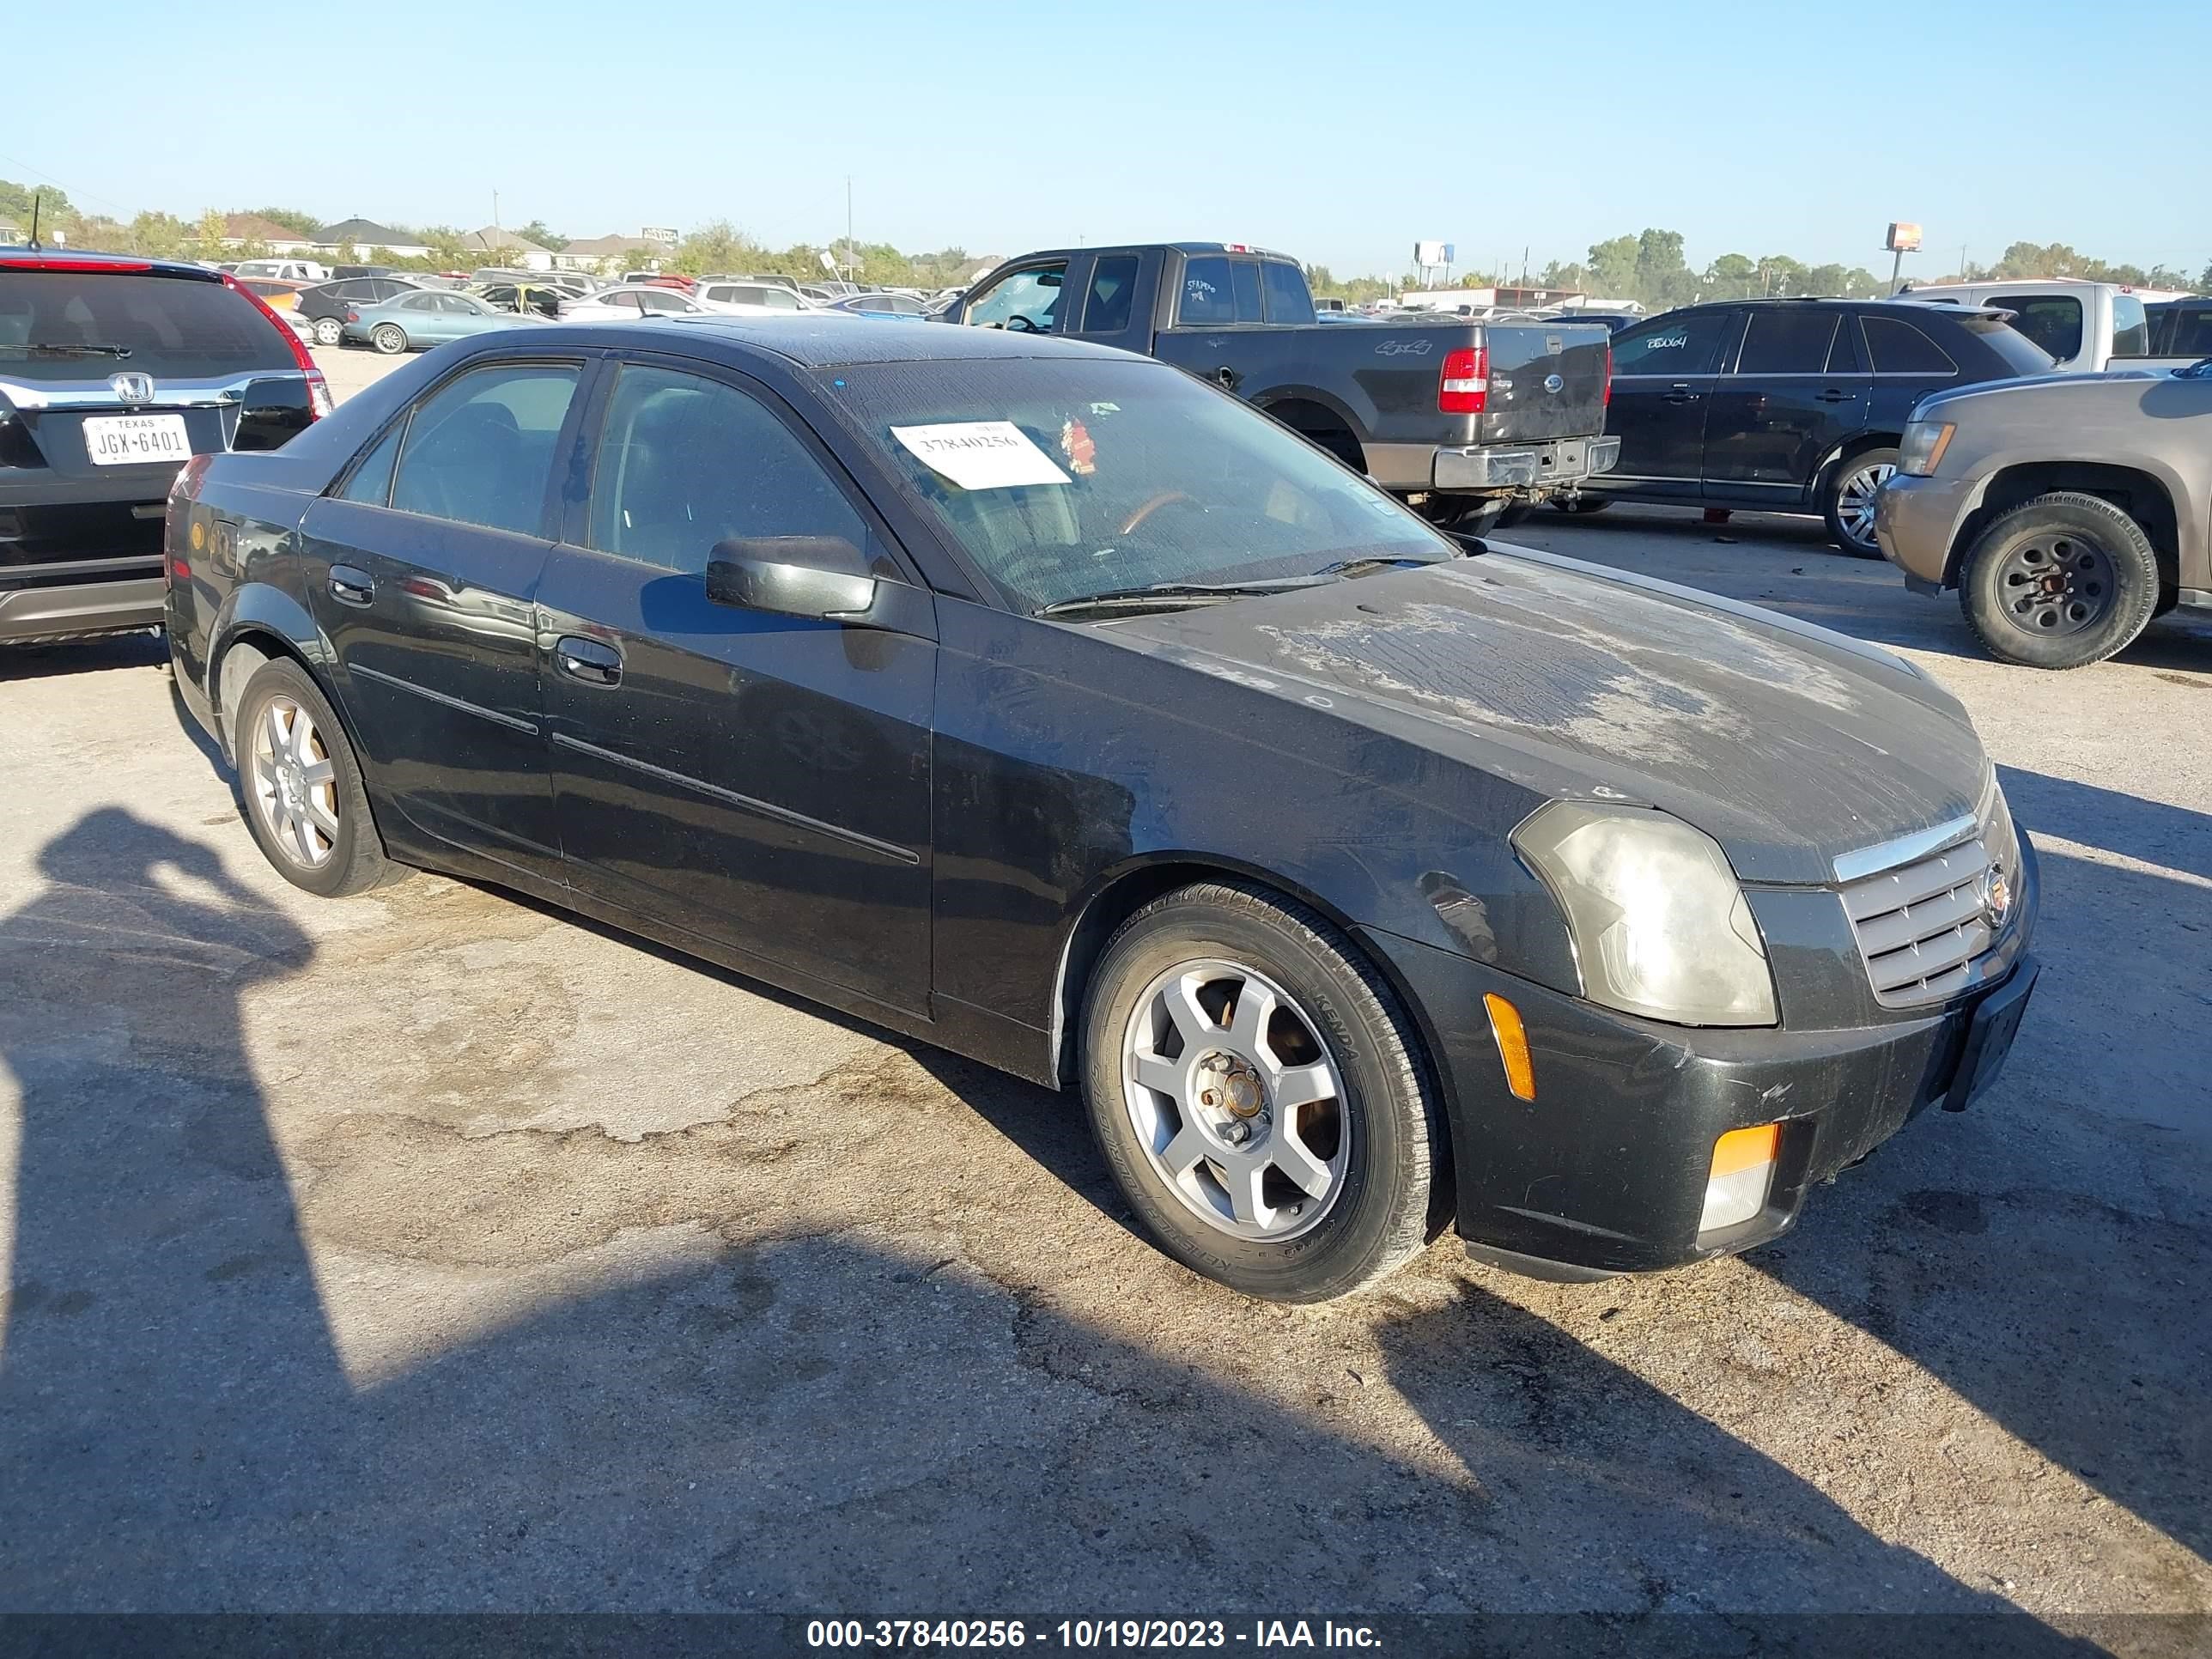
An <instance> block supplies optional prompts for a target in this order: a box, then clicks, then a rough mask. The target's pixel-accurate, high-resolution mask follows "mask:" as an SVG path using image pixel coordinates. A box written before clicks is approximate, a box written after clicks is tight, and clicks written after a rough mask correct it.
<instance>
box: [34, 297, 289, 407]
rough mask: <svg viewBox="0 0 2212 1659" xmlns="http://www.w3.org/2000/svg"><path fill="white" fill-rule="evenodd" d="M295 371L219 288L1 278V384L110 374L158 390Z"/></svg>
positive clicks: (250, 313)
mask: <svg viewBox="0 0 2212 1659" xmlns="http://www.w3.org/2000/svg"><path fill="white" fill-rule="evenodd" d="M38 347H59V348H64V349H61V350H45V351H41V350H35V349H33V348H38ZM95 356H97V358H98V362H96V363H95V362H94V358H95ZM88 365H89V366H88ZM295 367H296V365H295V362H294V360H293V356H292V349H291V347H290V346H289V345H288V344H287V343H285V341H284V339H283V337H281V336H280V335H279V334H278V333H277V331H276V329H275V328H273V327H271V326H270V323H269V320H268V319H266V318H265V317H264V316H262V315H261V313H259V312H258V311H257V310H256V309H255V308H254V307H253V305H252V301H248V300H246V299H245V298H244V297H242V296H241V295H238V294H235V293H234V292H232V291H231V290H230V289H227V288H224V287H223V286H222V285H221V284H220V283H206V282H198V281H196V280H194V279H193V278H191V277H189V276H143V275H139V274H137V273H135V272H131V271H68V270H0V373H4V374H5V376H6V378H8V379H9V380H84V379H87V378H88V377H90V378H94V379H99V380H106V378H107V377H108V376H109V375H110V374H114V373H115V372H116V371H117V370H118V369H119V368H131V369H135V370H138V371H140V372H142V373H143V374H151V375H153V376H154V377H155V379H156V380H161V379H162V378H164V377H170V378H173V377H176V376H180V375H184V376H194V377H198V376H206V375H216V374H250V373H252V372H254V371H257V370H267V371H270V372H271V373H276V374H283V373H289V372H291V371H292V370H293V369H294V368H295Z"/></svg>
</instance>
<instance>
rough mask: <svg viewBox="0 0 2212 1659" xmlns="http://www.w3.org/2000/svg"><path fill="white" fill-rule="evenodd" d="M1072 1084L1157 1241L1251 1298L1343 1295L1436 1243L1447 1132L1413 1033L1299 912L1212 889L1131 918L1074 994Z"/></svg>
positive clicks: (1367, 974)
mask: <svg viewBox="0 0 2212 1659" xmlns="http://www.w3.org/2000/svg"><path fill="white" fill-rule="evenodd" d="M1247 998H1257V999H1263V1000H1254V1001H1252V1002H1251V1003H1250V1004H1249V1010H1250V1012H1245V1013H1244V1020H1245V1021H1249V1022H1252V1023H1251V1024H1245V1023H1243V1021H1240V1019H1239V1018H1238V1015H1239V1013H1240V1012H1243V1011H1245V1010H1246V1009H1247V1008H1248V1004H1247V1002H1246V999H1247ZM1268 1009H1272V1011H1273V1012H1270V1013H1267V1015H1266V1017H1265V1018H1262V1017H1261V1014H1262V1011H1263V1010H1268ZM1255 1031H1256V1032H1258V1033H1259V1036H1257V1037H1256V1038H1255V1036H1254V1032H1255ZM1083 1094H1084V1103H1085V1109H1087V1110H1088V1112H1089V1114H1090V1117H1091V1128H1092V1131H1093V1133H1095V1134H1096V1135H1097V1139H1098V1145H1099V1148H1100V1150H1101V1151H1102V1152H1103V1153H1104V1154H1105V1158H1106V1161H1107V1163H1108V1164H1109V1166H1110V1167H1111V1168H1112V1170H1113V1172H1114V1178H1115V1181H1116V1182H1118V1183H1119V1185H1120V1187H1121V1191H1122V1194H1124V1196H1126V1197H1127V1200H1128V1201H1129V1204H1130V1206H1131V1208H1132V1209H1133V1210H1134V1211H1135V1212H1136V1214H1137V1216H1138V1218H1139V1219H1140V1220H1141V1221H1142V1223H1143V1224H1144V1226H1145V1230H1146V1231H1147V1232H1148V1233H1149V1234H1150V1235H1151V1236H1152V1239H1153V1240H1154V1242H1155V1243H1158V1246H1159V1247H1160V1249H1163V1250H1164V1251H1165V1252H1166V1253H1167V1254H1168V1255H1170V1256H1172V1257H1174V1258H1175V1259H1176V1261H1179V1262H1181V1263H1182V1265H1183V1266H1185V1267H1188V1268H1189V1269H1190V1270H1191V1271H1192V1272H1194V1273H1202V1274H1204V1275H1205V1276H1206V1277H1207V1278H1209V1279H1216V1280H1218V1282H1220V1283H1221V1284H1224V1285H1229V1286H1230V1287H1231V1289H1234V1290H1237V1291H1243V1292H1244V1293H1245V1294H1246V1295H1248V1296H1255V1297H1266V1298H1267V1299H1268V1300H1271V1301H1277V1302H1321V1301H1326V1300H1328V1299H1329V1298H1330V1297H1340V1296H1344V1295H1346V1294H1348V1293H1350V1292H1351V1291H1356V1290H1358V1289H1360V1288H1361V1287H1362V1286H1363V1285H1370V1284H1372V1283H1373V1282H1374V1281H1375V1280H1376V1279H1381V1278H1383V1276H1384V1275H1385V1274H1387V1273H1390V1272H1392V1271H1394V1270H1395V1268H1397V1267H1400V1266H1401V1265H1402V1264H1403V1263H1404V1262H1405V1261H1407V1260H1408V1259H1410V1258H1411V1257H1412V1256H1413V1255H1415V1254H1416V1253H1418V1252H1419V1250H1420V1249H1422V1247H1423V1246H1424V1245H1425V1243H1427V1241H1428V1238H1429V1237H1430V1236H1431V1235H1430V1233H1429V1231H1428V1222H1429V1218H1430V1210H1431V1200H1432V1199H1436V1198H1438V1197H1440V1196H1441V1195H1440V1194H1436V1193H1435V1192H1434V1191H1433V1188H1434V1185H1435V1182H1436V1180H1437V1177H1436V1176H1434V1174H1433V1172H1432V1169H1431V1160H1432V1158H1435V1157H1437V1155H1438V1153H1439V1150H1440V1149H1441V1147H1442V1146H1443V1132H1442V1129H1441V1127H1440V1123H1439V1120H1438V1118H1437V1106H1436V1101H1435V1096H1434V1092H1433V1091H1432V1090H1431V1088H1430V1086H1429V1085H1428V1084H1427V1082H1426V1081H1425V1071H1424V1067H1423V1066H1422V1063H1421V1061H1420V1059H1419V1049H1418V1048H1417V1045H1416V1042H1415V1040H1414V1038H1413V1035H1412V1026H1411V1024H1410V1022H1409V1021H1407V1018H1405V1016H1404V1015H1403V1014H1402V1012H1400V1011H1399V1009H1398V1007H1397V1006H1396V1002H1395V998H1393V996H1392V995H1391V994H1390V991H1389V987H1387V986H1386V985H1384V984H1383V981H1382V980H1381V979H1380V978H1379V977H1378V976H1377V975H1376V974H1375V972H1374V971H1373V969H1370V968H1369V967H1368V966H1367V965H1366V963H1364V962H1363V961H1361V960H1360V958H1359V957H1358V955H1357V954H1356V953H1355V952H1354V951H1353V950H1352V947H1351V946H1350V945H1349V944H1348V943H1347V942H1346V940H1345V939H1344V938H1343V936H1342V935H1341V934H1340V933H1338V932H1337V931H1336V929H1335V928H1334V927H1332V926H1331V925H1330V924H1329V922H1328V921H1327V920H1326V919H1325V918H1324V917H1322V916H1321V915H1318V914H1317V913H1316V912H1315V911H1313V910H1310V909H1309V908H1306V907H1305V906H1304V905H1301V904H1297V903H1295V902H1291V901H1288V900H1285V899H1280V898H1278V897H1275V896H1273V895H1270V894H1267V893H1265V892H1262V891H1261V890H1256V889H1254V888H1250V887H1247V886H1244V885H1243V884H1231V883H1227V882H1221V883H1212V882H1209V883H1205V884H1200V885H1196V886H1191V887H1186V888H1182V889H1181V890H1177V891H1176V892H1172V893H1170V894H1167V895H1166V896H1164V897H1161V898H1158V899H1156V900H1154V901H1153V902H1152V903H1150V904H1148V905H1146V906H1145V908H1142V909H1140V910H1139V911H1138V912H1137V913H1136V914H1135V915H1133V916H1131V917H1130V918H1129V920H1128V921H1126V922H1124V923H1123V924H1122V925H1121V928H1120V930H1119V931H1118V932H1117V933H1115V935H1114V937H1113V939H1112V940H1111V941H1110V942H1109V944H1108V945H1107V947H1106V951H1105V953H1104V955H1103V957H1100V959H1099V963H1098V968H1097V973H1096V974H1095V975H1094V976H1093V977H1092V980H1091V987H1090V989H1089V992H1088V994H1087V995H1086V997H1085V1005H1084V1024H1083ZM1246 1108H1249V1111H1246V1110H1245V1109H1246ZM1240 1112H1242V1113H1243V1115H1237V1114H1239V1113H1240ZM1178 1171H1180V1173H1178ZM1240 1171H1241V1172H1242V1178H1241V1179H1240Z"/></svg>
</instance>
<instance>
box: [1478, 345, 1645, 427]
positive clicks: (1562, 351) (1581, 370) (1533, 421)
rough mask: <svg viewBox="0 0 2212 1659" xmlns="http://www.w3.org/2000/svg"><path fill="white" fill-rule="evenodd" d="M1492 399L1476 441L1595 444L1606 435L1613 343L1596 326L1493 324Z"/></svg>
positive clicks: (1483, 415) (1491, 350)
mask: <svg viewBox="0 0 2212 1659" xmlns="http://www.w3.org/2000/svg"><path fill="white" fill-rule="evenodd" d="M1483 334H1484V337H1485V339H1486V341H1487V343H1488V344H1489V347H1490V396H1489V399H1488V402H1487V405H1486V408H1485V409H1484V410H1483V413H1482V414H1481V416H1480V417H1478V420H1477V422H1476V427H1475V436H1476V440H1477V441H1479V442H1481V443H1486V444H1495V443H1534V442H1537V441H1541V440H1543V439H1547V438H1587V437H1593V436H1595V435H1597V434H1598V433H1600V432H1602V431H1603V430H1604V429H1605V383H1606V378H1607V368H1608V366H1609V365H1610V364H1611V362H1612V360H1613V347H1612V344H1611V342H1612V338H1613V337H1612V336H1611V335H1610V334H1609V333H1607V331H1606V330H1605V329H1604V327H1603V326H1601V325H1597V324H1592V323H1562V324H1553V325H1545V324H1541V323H1493V324H1491V325H1488V326H1486V328H1485V329H1484V331H1483Z"/></svg>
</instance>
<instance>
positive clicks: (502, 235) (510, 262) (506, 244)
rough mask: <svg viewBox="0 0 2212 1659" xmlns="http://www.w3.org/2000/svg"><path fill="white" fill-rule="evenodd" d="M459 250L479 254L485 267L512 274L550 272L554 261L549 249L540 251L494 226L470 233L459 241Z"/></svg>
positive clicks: (525, 239)
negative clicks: (503, 269)
mask: <svg viewBox="0 0 2212 1659" xmlns="http://www.w3.org/2000/svg"><path fill="white" fill-rule="evenodd" d="M461 246H463V247H465V248H466V249H468V251H469V252H471V253H475V254H481V255H482V256H483V258H484V260H485V262H486V263H487V264H496V265H504V266H506V267H507V268H508V269H510V270H552V269H553V264H554V259H555V257H556V256H555V254H554V252H553V250H552V249H551V248H550V247H540V246H538V244H537V243H535V242H533V241H532V240H530V239H529V238H528V237H527V236H518V235H516V234H514V233H513V231H511V230H501V228H499V227H498V226H497V225H486V226H485V227H484V228H483V229H482V230H472V231H471V232H470V233H469V234H467V235H465V236H464V237H462V238H461Z"/></svg>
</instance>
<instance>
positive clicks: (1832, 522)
mask: <svg viewBox="0 0 2212 1659" xmlns="http://www.w3.org/2000/svg"><path fill="white" fill-rule="evenodd" d="M1895 471H1897V452H1896V451H1895V450H1894V449H1891V448H1888V447H1881V448H1875V449H1862V450H1860V451H1858V452H1857V453H1856V454H1851V455H1846V456H1844V459H1841V460H1840V461H1838V462H1837V463H1836V464H1835V465H1833V466H1832V467H1831V468H1829V469H1828V480H1827V483H1826V484H1824V485H1823V486H1822V487H1821V490H1820V516H1821V517H1822V518H1823V519H1825V520H1827V522H1828V535H1829V538H1830V539H1831V540H1832V541H1833V542H1834V543H1835V544H1836V545H1837V546H1838V547H1840V548H1842V549H1843V550H1844V552H1846V553H1848V554H1850V556H1852V557H1853V558H1856V559H1878V558H1880V557H1881V543H1880V542H1878V541H1876V540H1875V538H1874V498H1875V495H1876V494H1877V493H1878V492H1879V491H1880V490H1881V487H1882V485H1883V484H1884V483H1887V481H1888V479H1889V477H1890V475H1891V474H1892V473H1893V472H1895Z"/></svg>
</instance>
